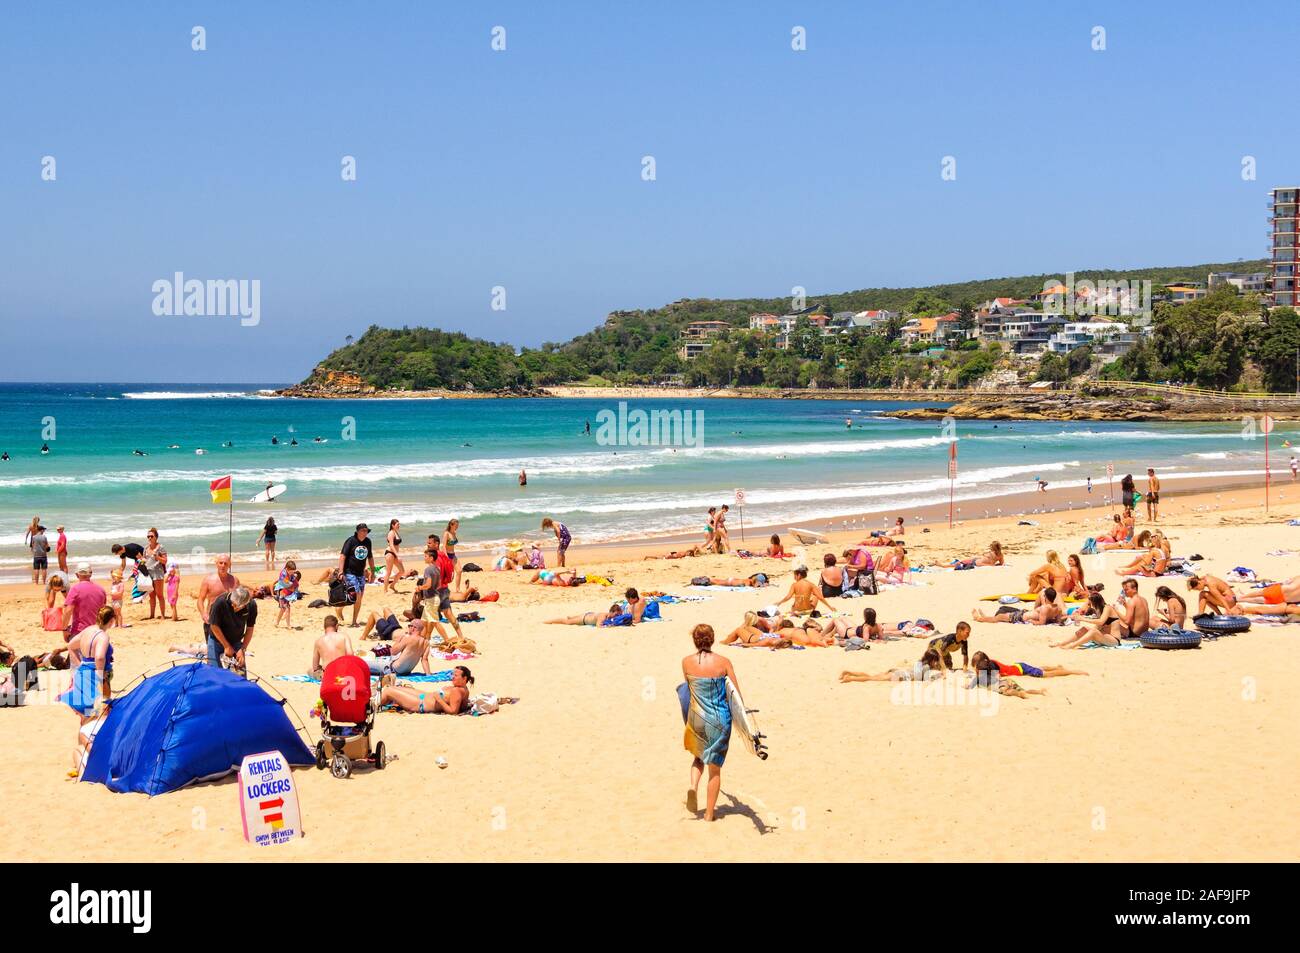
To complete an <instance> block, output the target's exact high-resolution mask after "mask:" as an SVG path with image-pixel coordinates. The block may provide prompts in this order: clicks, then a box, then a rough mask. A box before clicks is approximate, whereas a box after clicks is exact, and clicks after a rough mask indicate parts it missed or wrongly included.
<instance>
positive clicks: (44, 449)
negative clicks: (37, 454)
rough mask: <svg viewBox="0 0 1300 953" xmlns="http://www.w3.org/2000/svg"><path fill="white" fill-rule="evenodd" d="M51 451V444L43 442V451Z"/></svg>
mask: <svg viewBox="0 0 1300 953" xmlns="http://www.w3.org/2000/svg"><path fill="white" fill-rule="evenodd" d="M49 452H50V445H49V444H48V443H43V444H41V453H49Z"/></svg>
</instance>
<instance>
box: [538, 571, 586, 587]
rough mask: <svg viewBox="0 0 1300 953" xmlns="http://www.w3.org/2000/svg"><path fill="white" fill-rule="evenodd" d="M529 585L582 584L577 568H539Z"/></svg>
mask: <svg viewBox="0 0 1300 953" xmlns="http://www.w3.org/2000/svg"><path fill="white" fill-rule="evenodd" d="M528 584H529V585H534V584H536V585H542V586H580V585H582V583H581V582H579V580H578V571H577V570H576V569H539V570H537V572H535V573H533V578H532V579H529V580H528Z"/></svg>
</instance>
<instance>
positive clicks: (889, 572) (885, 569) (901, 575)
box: [876, 540, 912, 583]
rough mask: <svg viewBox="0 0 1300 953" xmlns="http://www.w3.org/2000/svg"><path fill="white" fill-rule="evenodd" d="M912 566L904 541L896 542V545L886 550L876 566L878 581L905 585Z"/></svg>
mask: <svg viewBox="0 0 1300 953" xmlns="http://www.w3.org/2000/svg"><path fill="white" fill-rule="evenodd" d="M911 568H912V565H911V563H910V562H909V561H908V558H907V547H906V546H904V545H903V543H902V540H895V542H894V545H893V546H892V547H890V548H889V549H887V550H885V552H884V553H882V554H881V556H880V562H878V563H877V564H876V579H877V580H879V581H880V582H893V583H903V582H905V581H906V579H907V573H908V572H909V571H910V570H911Z"/></svg>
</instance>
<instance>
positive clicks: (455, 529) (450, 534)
mask: <svg viewBox="0 0 1300 953" xmlns="http://www.w3.org/2000/svg"><path fill="white" fill-rule="evenodd" d="M459 532H460V520H458V519H450V520H447V528H446V530H444V531H443V534H442V551H443V552H444V553H445V554H446V555H447V558H448V559H449V560H451V565H452V568H453V569H454V570H455V573H454V574H453V576H452V578H451V579H449V580H448V581H447V585H448V586H450V587H451V588H452V589H460V583H461V577H462V575H463V574H462V573H461V569H460V557H458V556H457V555H456V546H457V544H459V543H460V539H459V537H458V536H457V534H458V533H459Z"/></svg>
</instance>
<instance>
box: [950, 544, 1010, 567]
mask: <svg viewBox="0 0 1300 953" xmlns="http://www.w3.org/2000/svg"><path fill="white" fill-rule="evenodd" d="M937 565H945V564H942V563H940V564H937ZM946 565H948V566H952V567H955V568H960V569H974V568H975V567H976V566H1004V565H1006V557H1004V556H1003V555H1002V544H1001V543H999V542H998V541H997V540H996V539H995V540H993V542H991V543H989V548H988V549H986V550H985V551H984V553H983V555H980V556H970V557H968V558H966V559H961V558H957V559H954V560H953V561H952V562H950V563H947V564H946Z"/></svg>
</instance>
